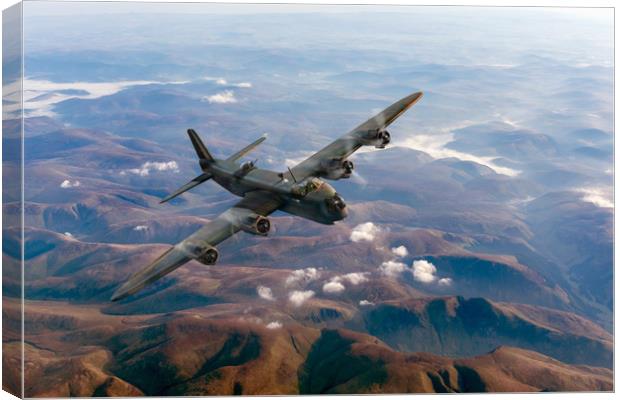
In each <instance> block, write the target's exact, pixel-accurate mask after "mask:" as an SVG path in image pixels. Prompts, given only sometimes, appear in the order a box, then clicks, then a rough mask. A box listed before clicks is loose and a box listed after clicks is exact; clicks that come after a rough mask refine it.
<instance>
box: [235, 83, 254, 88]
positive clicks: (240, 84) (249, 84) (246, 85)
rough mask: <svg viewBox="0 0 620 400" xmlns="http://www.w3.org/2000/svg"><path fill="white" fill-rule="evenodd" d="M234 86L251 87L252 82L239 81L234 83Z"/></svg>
mask: <svg viewBox="0 0 620 400" xmlns="http://www.w3.org/2000/svg"><path fill="white" fill-rule="evenodd" d="M235 86H236V87H238V88H251V87H252V84H251V83H250V82H239V83H235Z"/></svg>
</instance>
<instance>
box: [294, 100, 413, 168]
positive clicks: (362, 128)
mask: <svg viewBox="0 0 620 400" xmlns="http://www.w3.org/2000/svg"><path fill="white" fill-rule="evenodd" d="M422 95H423V94H422V92H416V93H413V94H411V95H409V96H407V97H404V98H402V99H400V100H399V101H397V102H395V103H394V104H392V105H391V106H389V107H388V108H386V109H385V110H383V111H381V112H380V113H379V114H377V115H375V116H374V117H372V118H370V119H369V120H368V121H366V122H364V123H363V124H361V125H359V126H358V127H357V128H355V129H353V130H352V131H351V132H349V133H347V134H346V135H344V136H341V137H340V138H338V139H336V140H335V141H334V142H332V143H330V144H329V145H327V146H326V147H325V148H323V149H321V150H320V151H318V152H316V153H314V154H313V155H312V156H310V157H309V158H307V159H306V160H304V161H302V162H301V163H299V164H297V165H296V166H295V167H294V168H293V169H292V171H293V174H294V175H295V177H296V178H297V179H298V180H301V179H304V178H306V177H308V176H316V175H317V174H318V172H319V171H320V168H321V164H322V163H323V161H326V160H331V159H345V158H347V157H349V156H350V155H351V154H353V153H354V152H355V151H357V149H359V148H360V147H362V146H363V145H364V144H365V143H364V136H365V135H367V134H368V133H369V132H376V131H381V130H384V129H385V128H387V127H388V126H389V125H390V124H391V123H392V122H394V121H395V120H396V118H398V117H399V116H401V115H402V113H404V112H405V111H407V110H408V109H409V108H410V107H411V106H413V105H414V104H415V103H417V102H418V101H419V100H420V98H421V97H422Z"/></svg>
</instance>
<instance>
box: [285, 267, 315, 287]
mask: <svg viewBox="0 0 620 400" xmlns="http://www.w3.org/2000/svg"><path fill="white" fill-rule="evenodd" d="M320 276H321V271H319V270H318V269H316V268H313V267H310V268H306V269H296V270H295V271H293V272H291V274H290V275H289V276H288V277H287V278H286V281H285V284H286V286H290V285H293V284H307V283H310V282H312V281H316V280H317V279H319V277H320Z"/></svg>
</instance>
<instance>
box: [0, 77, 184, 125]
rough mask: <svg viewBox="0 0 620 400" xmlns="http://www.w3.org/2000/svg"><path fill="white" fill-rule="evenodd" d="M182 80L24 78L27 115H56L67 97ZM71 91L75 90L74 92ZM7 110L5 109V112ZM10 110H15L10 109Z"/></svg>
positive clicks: (87, 96)
mask: <svg viewBox="0 0 620 400" xmlns="http://www.w3.org/2000/svg"><path fill="white" fill-rule="evenodd" d="M184 83H187V81H182V82H157V81H119V82H51V81H45V80H36V79H28V78H26V79H24V82H23V85H24V91H23V96H24V106H25V107H24V111H25V114H26V116H28V117H34V116H49V117H54V116H55V113H54V112H53V111H52V108H53V106H54V105H55V104H57V103H60V102H61V101H65V100H67V99H74V98H75V99H96V98H99V97H103V96H110V95H113V94H115V93H118V92H120V91H121V90H124V89H126V88H128V87H131V86H141V85H155V84H157V85H165V84H175V85H179V84H184ZM69 91H74V92H73V93H71V92H69ZM20 92H21V88H20ZM18 106H21V103H19V104H14V105H8V106H7V109H8V108H16V107H18ZM4 111H5V110H3V112H4ZM6 111H8V112H13V111H15V110H12V109H8V110H6Z"/></svg>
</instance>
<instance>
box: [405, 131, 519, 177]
mask: <svg viewBox="0 0 620 400" xmlns="http://www.w3.org/2000/svg"><path fill="white" fill-rule="evenodd" d="M472 124H474V122H473V121H465V123H463V124H461V125H459V126H454V127H450V128H446V129H443V133H441V132H439V133H438V132H433V133H431V134H423V133H416V134H415V135H412V136H410V137H408V138H406V139H405V140H403V141H402V142H399V143H398V145H400V146H404V147H409V148H411V149H415V150H420V151H423V152H425V153H427V154H429V155H430V156H431V157H433V158H448V157H455V158H458V159H460V160H464V161H473V162H475V163H478V164H481V165H485V166H487V167H489V168H491V169H492V170H494V171H495V172H496V173H498V174H503V175H508V176H517V175H519V174H520V173H521V171H517V170H515V169H512V168H508V167H504V166H501V165H497V164H496V163H495V159H496V158H497V157H481V156H475V155H473V154H468V153H463V152H460V151H457V150H453V149H449V148H447V147H445V146H446V145H447V144H448V143H450V142H452V141H454V134H453V133H452V132H451V131H452V130H455V129H459V128H464V127H467V126H470V125H472Z"/></svg>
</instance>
